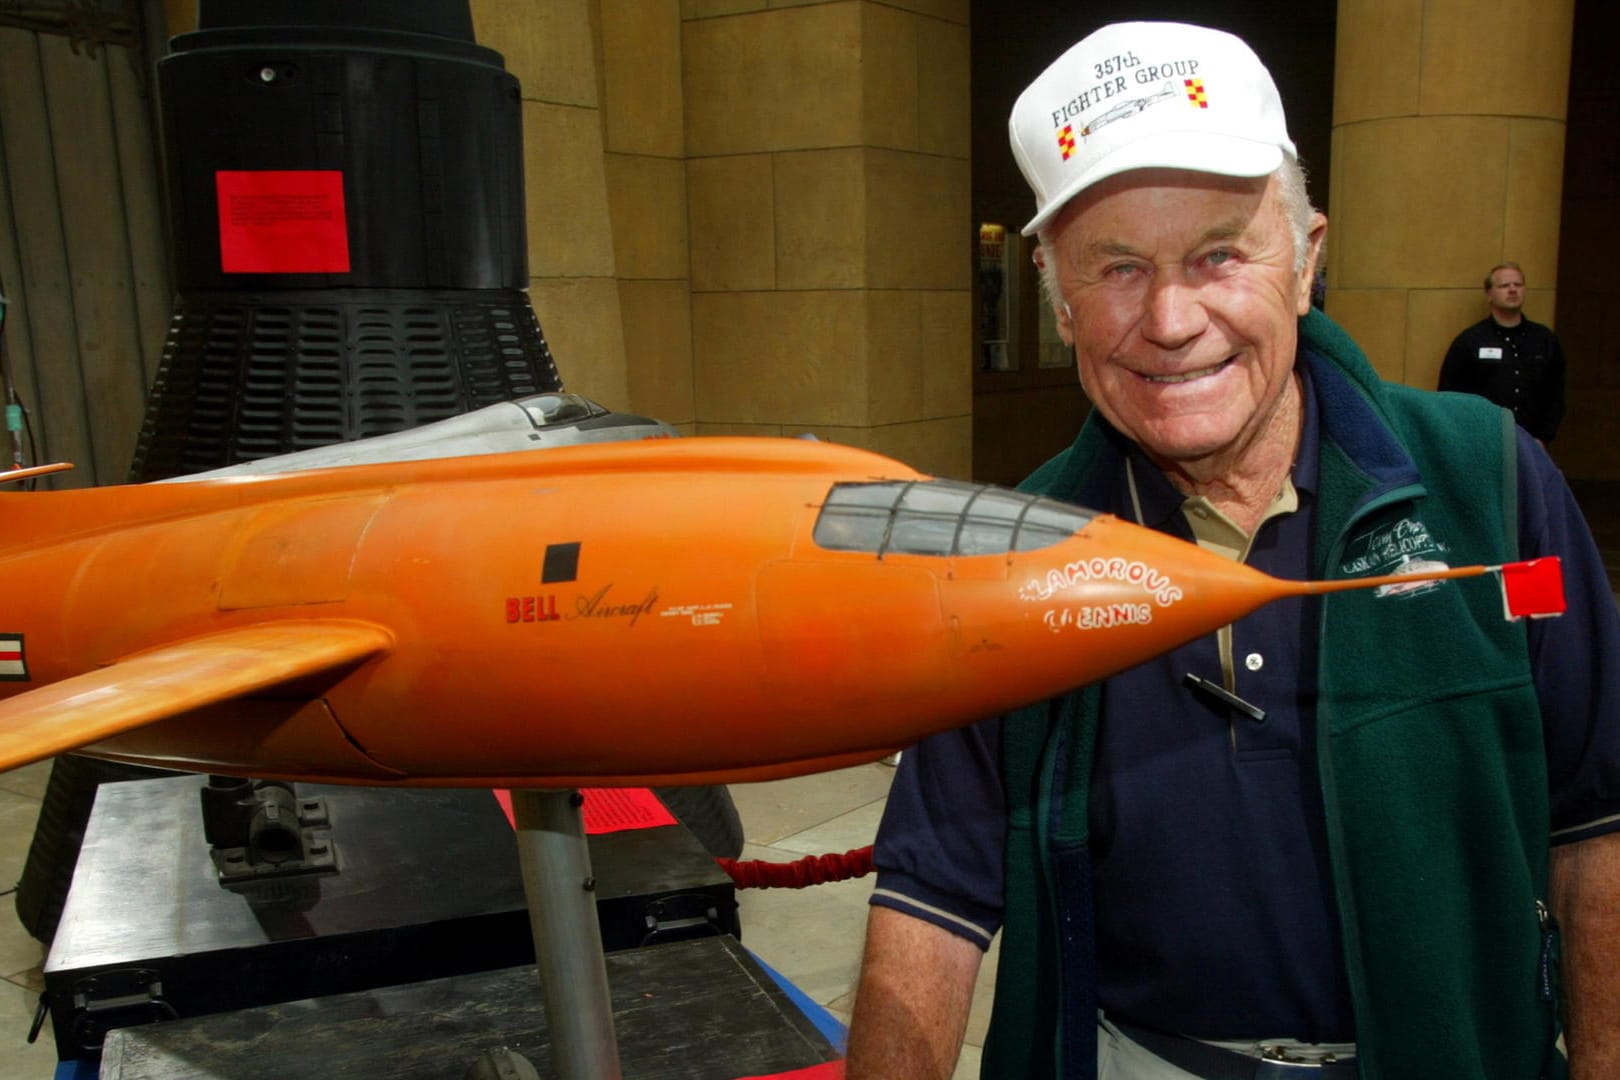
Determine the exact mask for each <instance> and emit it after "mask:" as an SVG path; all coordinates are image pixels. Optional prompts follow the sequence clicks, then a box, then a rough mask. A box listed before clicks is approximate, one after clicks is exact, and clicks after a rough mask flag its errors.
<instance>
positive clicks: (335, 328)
mask: <svg viewBox="0 0 1620 1080" xmlns="http://www.w3.org/2000/svg"><path fill="white" fill-rule="evenodd" d="M157 70H158V87H159V94H160V111H161V127H162V132H163V144H164V165H165V174H166V185H167V210H168V219H169V227H170V233H171V241H172V243H171V251H172V262H173V275H174V284H175V293H176V297H175V309H174V317H173V320H172V322H171V325H170V330H169V335H168V339H167V341H166V343H165V346H164V352H163V359H162V363H161V366H160V368H159V372H158V376H157V379H156V380H155V382H154V385H153V388H152V395H151V398H150V400H149V402H148V406H147V415H146V420H145V424H144V426H143V429H142V432H141V438H140V444H139V446H138V448H137V451H136V456H135V462H134V466H133V468H132V470H131V473H132V476H131V478H132V479H135V480H153V479H159V478H162V477H165V476H172V475H178V474H182V473H189V472H196V471H199V470H202V469H209V468H215V467H218V466H222V465H229V464H233V463H235V462H238V461H245V460H252V459H256V458H261V457H267V456H270V455H273V454H280V453H287V452H291V451H294V450H301V449H306V448H309V447H313V446H320V445H325V444H328V443H332V442H339V441H344V440H348V439H354V438H360V437H364V436H368V435H378V434H384V433H387V432H392V431H398V430H402V429H405V428H410V427H415V426H417V425H419V424H423V423H428V422H431V421H434V420H440V419H443V418H445V417H447V416H451V415H455V414H457V413H461V412H466V411H469V410H471V409H475V408H481V407H483V406H485V405H490V404H494V403H496V402H499V401H505V400H510V399H512V398H515V397H520V396H523V395H526V394H533V393H539V392H544V391H547V390H556V389H560V388H561V382H560V380H559V379H558V377H557V371H556V367H555V365H554V364H553V362H552V359H551V355H550V353H549V351H548V350H547V348H546V344H545V339H544V337H543V335H542V334H541V331H540V327H539V323H538V321H537V320H536V319H535V316H534V312H533V309H532V308H531V307H530V306H529V301H528V297H527V294H526V293H525V292H524V288H525V286H526V285H527V277H528V265H527V239H526V229H525V225H524V192H523V143H522V116H521V109H522V103H521V99H520V94H519V87H518V82H517V79H516V78H515V77H513V76H512V75H511V74H510V73H509V72H507V71H506V70H505V66H504V62H503V61H502V58H501V56H500V54H499V53H497V52H495V51H493V50H491V49H488V48H485V47H483V46H481V45H478V44H477V43H476V42H475V41H474V40H473V27H472V17H471V14H470V10H469V8H468V6H467V4H466V2H465V0H419V2H414V3H410V4H399V3H392V2H382V0H358V2H356V0H347V2H343V3H338V2H334V0H324V2H323V0H279V2H276V3H265V2H264V0H202V2H201V3H200V4H199V10H198V29H197V30H196V31H195V32H193V33H188V34H182V35H180V36H178V37H176V38H175V39H174V40H173V41H172V42H171V52H170V53H169V55H168V56H166V57H164V58H163V59H162V60H161V61H160V62H159V63H158V65H157Z"/></svg>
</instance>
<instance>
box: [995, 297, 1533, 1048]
mask: <svg viewBox="0 0 1620 1080" xmlns="http://www.w3.org/2000/svg"><path fill="white" fill-rule="evenodd" d="M1301 347H1302V348H1304V349H1309V350H1311V351H1313V352H1315V353H1316V354H1318V355H1319V356H1322V357H1325V358H1326V359H1327V360H1329V361H1330V362H1331V363H1332V364H1333V366H1334V367H1335V368H1337V369H1338V371H1339V372H1340V373H1341V374H1342V375H1343V376H1344V377H1345V378H1344V379H1342V380H1335V381H1336V382H1337V383H1338V385H1337V386H1335V387H1334V388H1333V389H1334V391H1335V392H1336V393H1341V394H1342V393H1351V394H1354V395H1355V396H1356V399H1357V401H1358V402H1359V403H1360V406H1361V407H1362V408H1364V409H1367V410H1370V413H1371V416H1372V417H1374V418H1375V419H1376V422H1377V423H1378V424H1381V425H1382V426H1383V427H1384V428H1386V429H1387V430H1388V431H1389V432H1390V433H1392V434H1393V435H1394V437H1395V438H1396V439H1397V440H1398V441H1399V443H1400V444H1401V446H1402V447H1404V450H1405V453H1406V454H1407V455H1410V463H1409V464H1408V465H1407V473H1406V476H1407V477H1408V479H1406V480H1405V481H1403V480H1401V479H1399V476H1400V470H1398V469H1393V470H1392V469H1389V468H1385V467H1384V466H1388V465H1389V464H1390V463H1389V462H1388V461H1379V462H1374V463H1372V465H1371V466H1369V464H1368V462H1366V461H1365V460H1359V459H1358V458H1357V456H1356V452H1355V451H1356V449H1357V448H1355V447H1353V446H1352V447H1347V446H1346V445H1344V443H1342V442H1341V441H1339V440H1336V439H1335V438H1333V437H1332V436H1331V431H1332V429H1333V427H1334V424H1333V423H1332V419H1331V418H1330V417H1329V416H1327V415H1324V417H1323V423H1322V424H1321V428H1322V437H1321V449H1320V473H1319V492H1318V496H1319V501H1318V510H1317V523H1316V536H1315V558H1314V564H1315V567H1316V571H1317V574H1318V575H1319V576H1321V577H1328V578H1339V577H1361V576H1368V575H1370V574H1372V573H1375V572H1379V570H1380V568H1381V564H1382V563H1383V562H1386V561H1387V560H1388V558H1389V557H1390V555H1391V554H1392V553H1398V552H1399V551H1400V550H1401V549H1402V545H1403V544H1405V543H1408V542H1410V541H1413V540H1414V538H1421V537H1428V538H1432V539H1434V540H1438V541H1439V542H1440V543H1441V544H1443V545H1444V546H1445V551H1444V560H1445V561H1446V562H1447V563H1449V564H1450V565H1453V566H1463V565H1469V564H1472V563H1486V564H1495V563H1500V562H1504V561H1509V560H1511V559H1513V558H1515V557H1516V547H1517V531H1516V521H1517V505H1516V491H1517V488H1516V483H1517V477H1516V454H1515V443H1514V432H1513V426H1512V422H1511V415H1510V414H1507V413H1505V412H1504V411H1503V410H1500V409H1497V408H1496V407H1495V406H1492V405H1490V404H1489V403H1487V402H1484V401H1483V399H1477V400H1464V399H1459V398H1455V397H1452V398H1442V397H1440V396H1439V395H1436V394H1431V393H1428V392H1425V391H1418V390H1412V389H1409V388H1406V387H1400V386H1394V385H1391V384H1385V383H1383V382H1381V381H1380V380H1379V379H1378V377H1377V375H1376V374H1375V373H1374V372H1373V370H1372V368H1371V367H1370V366H1369V365H1368V364H1367V362H1366V360H1365V359H1364V358H1363V357H1362V356H1361V354H1360V351H1359V350H1358V349H1357V348H1356V346H1355V345H1354V343H1353V342H1351V341H1350V339H1349V338H1348V336H1346V335H1345V334H1344V333H1343V331H1341V330H1340V329H1339V328H1338V327H1337V326H1335V325H1333V324H1332V323H1331V322H1330V321H1328V320H1327V319H1326V318H1325V317H1323V316H1321V315H1320V314H1319V313H1316V312H1312V313H1311V315H1309V316H1307V317H1306V318H1305V319H1303V320H1302V321H1301ZM1343 404H1344V402H1343V401H1342V400H1341V402H1340V405H1343ZM1334 407H1335V406H1334V403H1333V402H1326V403H1324V413H1326V412H1327V411H1328V410H1329V409H1331V408H1334ZM1107 453H1108V451H1107V449H1106V446H1105V437H1104V436H1103V435H1102V433H1101V432H1100V430H1098V429H1097V426H1096V425H1095V424H1094V423H1088V424H1087V425H1086V427H1085V429H1084V430H1082V432H1081V435H1080V438H1079V439H1078V440H1076V443H1075V445H1074V446H1073V447H1071V448H1070V450H1068V451H1066V452H1065V453H1064V454H1061V455H1059V456H1058V457H1057V458H1054V459H1053V460H1052V461H1051V462H1049V463H1048V464H1047V465H1046V466H1044V467H1043V468H1042V469H1041V470H1038V471H1037V472H1036V473H1035V474H1034V475H1033V476H1032V477H1031V478H1030V479H1029V480H1028V481H1026V482H1025V485H1024V486H1025V487H1026V488H1027V489H1030V490H1038V491H1042V492H1044V493H1047V494H1051V495H1054V496H1056V497H1058V498H1065V497H1072V496H1073V494H1074V493H1075V492H1076V491H1077V490H1078V489H1079V483H1080V480H1081V478H1083V477H1085V476H1086V475H1087V473H1088V471H1089V470H1090V469H1091V468H1092V467H1094V466H1095V465H1096V463H1097V462H1098V461H1099V459H1101V458H1102V457H1104V456H1105V455H1106V454H1107ZM1410 464H1415V465H1416V472H1415V473H1411V472H1410ZM1392 475H1394V476H1396V477H1397V478H1396V479H1393V480H1392V479H1391V476H1392ZM1418 477H1421V478H1422V479H1421V482H1420V481H1418V479H1417V478H1418ZM1417 544H1418V546H1421V545H1422V540H1421V539H1418V541H1417ZM1321 612H1322V617H1321V626H1320V644H1319V656H1320V694H1319V700H1318V707H1317V721H1318V723H1317V727H1318V732H1319V735H1318V745H1317V753H1318V756H1319V759H1320V765H1321V775H1322V788H1323V796H1324V802H1325V806H1326V810H1327V821H1328V839H1329V847H1330V851H1331V857H1332V864H1333V877H1334V886H1335V893H1336V896H1337V902H1338V910H1339V916H1340V925H1341V930H1342V940H1343V945H1344V951H1345V957H1346V968H1347V971H1348V975H1349V980H1350V988H1351V996H1352V1001H1353V1005H1354V1010H1355V1018H1356V1041H1357V1046H1358V1051H1359V1058H1358V1060H1359V1062H1360V1073H1361V1076H1362V1077H1363V1078H1364V1080H1433V1078H1438V1077H1446V1078H1453V1077H1456V1078H1477V1077H1488V1078H1491V1080H1497V1078H1500V1080H1535V1078H1538V1077H1541V1078H1548V1080H1551V1078H1555V1077H1561V1076H1563V1075H1564V1068H1563V1062H1562V1058H1561V1056H1559V1055H1558V1054H1557V1053H1556V1052H1555V1050H1554V1048H1553V1042H1554V1040H1555V1038H1556V1034H1557V1010H1556V1005H1555V1003H1556V998H1557V986H1556V978H1555V974H1556V952H1555V949H1554V943H1553V939H1552V935H1551V934H1550V933H1549V932H1547V931H1545V930H1544V928H1543V926H1542V921H1541V910H1542V909H1541V908H1540V906H1539V905H1540V902H1542V901H1544V900H1545V898H1546V895H1547V847H1548V841H1547V837H1548V832H1549V823H1548V821H1549V818H1548V814H1549V810H1548V792H1547V775H1546V761H1545V754H1544V743H1543V738H1542V730H1541V717H1540V711H1539V708H1538V706H1537V702H1536V697H1535V692H1534V686H1533V684H1532V682H1531V675H1530V666H1529V658H1528V651H1527V648H1526V639H1525V634H1524V628H1523V625H1522V624H1518V623H1510V622H1508V621H1506V620H1505V619H1504V618H1503V612H1502V598H1501V593H1500V589H1499V588H1498V587H1497V582H1496V579H1495V577H1494V576H1487V577H1485V578H1475V579H1464V580H1462V581H1457V582H1451V583H1448V584H1445V585H1442V586H1440V587H1438V588H1435V589H1430V590H1426V591H1422V592H1418V593H1414V594H1410V595H1407V596H1399V597H1378V596H1376V595H1375V593H1374V592H1373V591H1372V590H1356V591H1352V592H1347V593H1339V594H1334V595H1332V596H1329V597H1325V598H1324V602H1323V604H1322V607H1321ZM1099 700H1100V690H1099V689H1098V688H1097V687H1095V686H1093V687H1090V688H1087V689H1086V690H1083V691H1080V692H1078V693H1075V694H1071V695H1069V696H1068V697H1066V698H1064V699H1062V700H1060V701H1058V702H1052V703H1048V704H1047V705H1043V706H1036V707H1033V708H1030V709H1025V710H1022V711H1020V712H1019V713H1015V714H1013V715H1012V717H1010V718H1009V720H1008V722H1007V723H1006V725H1005V731H1006V735H1005V744H1004V751H1005V761H1004V770H1005V779H1006V783H1007V799H1008V838H1007V876H1006V920H1005V927H1004V929H1003V932H1002V933H1003V938H1002V945H1001V962H1000V969H999V972H998V976H997V985H996V1007H995V1012H994V1015H993V1018H992V1022H991V1030H990V1034H989V1037H988V1038H987V1040H986V1044H985V1051H984V1066H983V1071H982V1075H983V1076H984V1077H985V1078H986V1080H1012V1078H1015V1077H1031V1078H1035V1077H1042V1078H1044V1077H1056V1076H1063V1077H1090V1076H1093V1075H1094V1070H1095V1060H1094V1059H1095V1052H1096V1051H1095V1019H1094V1010H1095V1007H1096V1001H1095V979H1094V970H1093V965H1094V948H1095V947H1094V943H1093V941H1092V939H1091V932H1092V930H1091V912H1090V860H1089V854H1088V848H1089V835H1088V829H1089V822H1088V815H1087V796H1088V791H1089V782H1090V778H1091V768H1092V761H1093V754H1094V751H1095V741H1096V731H1097V710H1098V703H1099ZM1122 722H1128V721H1122ZM1060 763H1061V765H1062V768H1061V769H1060V768H1059V765H1060ZM1058 776H1061V777H1063V782H1062V784H1061V789H1059V787H1058V786H1057V785H1056V784H1055V777H1058ZM1215 989H1217V988H1215V987H1212V988H1211V990H1212V991H1213V990H1215ZM1277 1034H1279V1035H1285V1034H1287V1033H1286V1032H1279V1033H1277Z"/></svg>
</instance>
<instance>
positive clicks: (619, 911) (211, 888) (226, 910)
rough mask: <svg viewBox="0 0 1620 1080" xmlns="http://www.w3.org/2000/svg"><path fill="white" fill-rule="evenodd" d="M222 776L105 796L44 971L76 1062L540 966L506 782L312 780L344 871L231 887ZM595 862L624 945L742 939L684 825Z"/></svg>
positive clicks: (599, 849) (605, 847)
mask: <svg viewBox="0 0 1620 1080" xmlns="http://www.w3.org/2000/svg"><path fill="white" fill-rule="evenodd" d="M204 783H205V778H204V777H201V776H189V775H188V776H176V777H168V778H163V779H155V780H136V781H129V782H125V783H120V784H107V785H103V786H102V787H101V788H100V790H99V791H98V792H97V795H96V804H95V808H94V810H93V811H92V812H91V817H90V823H89V825H88V827H87V829H86V832H85V839H84V845H83V847H82V849H81V852H80V856H79V863H78V869H77V870H76V872H75V874H74V879H73V886H72V888H71V890H70V891H69V893H68V898H67V902H66V904H65V906H64V908H63V913H62V920H61V924H60V926H59V928H58V930H57V934H56V938H55V941H54V942H53V943H52V946H51V951H50V955H49V956H48V957H47V958H46V962H45V971H44V975H45V999H46V1002H47V1004H48V1005H49V1007H50V1012H51V1023H52V1028H53V1033H54V1035H55V1039H56V1044H57V1056H58V1057H59V1058H61V1059H62V1060H69V1059H79V1060H91V1061H93V1060H94V1059H95V1058H96V1056H97V1055H98V1054H99V1052H100V1046H101V1043H102V1039H103V1036H104V1035H105V1033H106V1032H107V1031H108V1030H109V1029H112V1028H116V1027H123V1026H127V1025H131V1024H144V1023H150V1022H153V1021H159V1020H173V1019H177V1018H190V1017H198V1016H205V1015H210V1014H215V1013H221V1012H227V1011H231V1010H237V1009H245V1008H250V1007H253V1006H259V1005H266V1004H270V1003H273V1002H286V1001H294V1000H298V999H302V998H309V997H314V996H323V995H330V994H341V993H346V992H351V991H358V990H364V989H369V988H373V987H379V986H390V985H395V984H402V983H412V982H417V981H420V980H423V979H432V978H438V977H443V976H449V975H457V974H463V973H467V972H477V971H493V970H498V969H502V968H509V967H512V966H514V965H519V964H527V963H531V962H532V961H533V959H534V945H533V941H532V938H531V936H530V926H529V915H528V907H527V903H526V900H525V897H524V893H523V885H522V880H521V877H520V874H519V870H518V858H517V844H516V840H515V839H514V835H513V832H512V829H511V826H510V825H509V824H508V823H507V820H506V817H505V815H504V814H503V812H502V811H501V808H500V806H499V805H498V804H497V803H496V801H495V799H494V797H493V795H491V793H490V792H488V791H470V790H426V789H379V788H364V787H342V786H333V785H318V784H303V785H299V787H298V793H299V795H300V796H301V797H307V798H317V797H318V798H321V799H322V800H324V802H325V804H326V807H327V810H328V813H329V815H330V817H331V832H332V840H333V844H334V846H335V849H336V853H337V867H338V869H337V872H336V873H333V874H326V875H315V876H307V877H299V878H294V879H291V880H288V881H271V882H267V883H266V884H265V885H264V886H263V887H262V888H259V887H258V886H247V887H245V888H243V889H242V890H240V891H233V890H229V889H226V888H223V887H222V886H221V885H220V884H219V882H218V879H217V875H216V871H215V867H214V864H213V862H212V860H211V859H210V857H209V848H208V844H207V842H206V841H205V840H204V838H203V826H202V815H201V810H200V804H199V796H198V792H199V790H200V789H201V788H202V786H203V784H204ZM590 853H591V864H592V872H593V874H594V875H595V877H596V895H597V914H598V917H599V920H600V923H601V926H602V936H603V945H604V947H605V948H606V949H608V950H610V951H611V950H619V949H628V948H636V947H640V946H644V945H649V944H654V943H660V942H668V941H674V940H680V939H683V938H691V937H698V936H712V935H716V934H721V933H726V934H732V935H735V934H737V932H738V925H737V910H736V896H735V891H734V888H733V886H732V883H731V880H730V878H729V877H727V876H726V874H725V873H724V872H723V871H722V870H720V868H719V867H718V866H717V865H716V864H715V862H714V859H713V858H712V857H711V856H710V855H709V854H708V853H707V852H706V851H705V850H704V849H703V847H702V845H701V844H699V843H698V842H697V840H696V839H695V838H694V837H693V836H692V835H691V833H690V832H688V831H687V830H686V829H685V828H684V827H682V826H679V825H675V826H663V827H658V828H652V829H638V830H632V831H628V832H619V833H608V834H604V835H600V836H593V837H591V838H590ZM538 993H539V991H538V987H536V989H535V993H534V994H533V995H531V996H532V997H533V999H534V1002H535V1007H536V1008H537V1009H538V1008H539V1004H538V1002H539V997H538ZM377 1075H385V1074H383V1073H379V1074H377ZM457 1075H458V1076H459V1075H460V1074H459V1073H458V1074H457Z"/></svg>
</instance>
